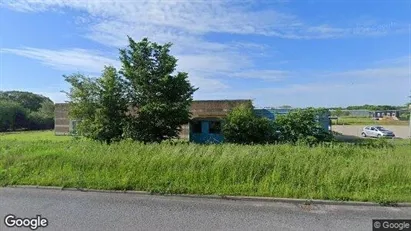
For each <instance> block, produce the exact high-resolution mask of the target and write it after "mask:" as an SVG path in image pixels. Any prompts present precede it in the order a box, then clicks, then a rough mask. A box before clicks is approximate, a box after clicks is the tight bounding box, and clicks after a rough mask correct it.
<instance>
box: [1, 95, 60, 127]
mask: <svg viewBox="0 0 411 231" xmlns="http://www.w3.org/2000/svg"><path fill="white" fill-rule="evenodd" d="M0 124H1V125H0V131H8V130H11V131H13V130H16V129H29V130H37V129H52V128H53V127H54V103H53V101H51V100H50V99H49V98H47V97H44V96H42V95H38V94H34V93H31V92H23V91H4V92H0Z"/></svg>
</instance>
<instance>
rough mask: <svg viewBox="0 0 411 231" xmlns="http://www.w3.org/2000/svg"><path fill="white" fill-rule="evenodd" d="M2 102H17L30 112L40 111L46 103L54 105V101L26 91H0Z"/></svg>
mask: <svg viewBox="0 0 411 231" xmlns="http://www.w3.org/2000/svg"><path fill="white" fill-rule="evenodd" d="M0 100H10V101H13V102H17V103H19V104H20V105H21V106H23V107H24V108H26V109H28V110H30V111H38V110H39V109H40V108H41V107H42V103H44V102H48V103H51V104H53V101H51V100H50V99H49V98H47V97H45V96H42V95H38V94H34V93H32V92H26V91H0Z"/></svg>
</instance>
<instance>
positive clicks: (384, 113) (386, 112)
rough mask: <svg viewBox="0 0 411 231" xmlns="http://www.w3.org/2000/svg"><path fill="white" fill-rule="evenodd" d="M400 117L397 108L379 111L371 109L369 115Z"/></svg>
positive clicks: (374, 116)
mask: <svg viewBox="0 0 411 231" xmlns="http://www.w3.org/2000/svg"><path fill="white" fill-rule="evenodd" d="M386 116H388V117H400V111H399V110H380V111H372V112H371V117H373V118H383V117H386Z"/></svg>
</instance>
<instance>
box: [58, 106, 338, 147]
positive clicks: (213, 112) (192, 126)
mask: <svg viewBox="0 0 411 231" xmlns="http://www.w3.org/2000/svg"><path fill="white" fill-rule="evenodd" d="M242 104H252V101H251V100H196V101H193V102H192V104H191V107H190V112H191V119H190V122H189V123H188V124H184V125H183V126H182V129H181V132H180V134H179V138H181V139H186V140H189V141H191V142H195V143H221V142H223V141H224V136H223V134H222V127H223V122H224V118H225V117H226V116H227V114H228V112H229V111H231V110H232V109H234V108H235V107H237V106H240V105H242ZM68 106H69V105H68V104H66V103H60V104H56V105H55V126H54V129H55V135H69V134H70V133H71V132H73V131H75V129H76V124H77V121H76V120H74V119H70V118H69V108H68ZM291 110H292V109H275V108H269V109H255V112H256V114H257V115H259V116H262V117H266V118H268V119H271V120H275V119H276V117H277V116H278V115H284V114H287V113H289V112H290V111H291ZM329 116H330V113H329V112H327V113H324V114H322V115H318V117H317V122H319V123H320V124H321V126H322V127H323V128H324V130H325V131H329V130H330V126H331V121H330V118H329Z"/></svg>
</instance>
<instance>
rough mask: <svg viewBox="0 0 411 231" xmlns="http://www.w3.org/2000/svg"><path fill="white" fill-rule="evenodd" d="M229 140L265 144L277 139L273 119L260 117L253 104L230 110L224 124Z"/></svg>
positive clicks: (239, 142)
mask: <svg viewBox="0 0 411 231" xmlns="http://www.w3.org/2000/svg"><path fill="white" fill-rule="evenodd" d="M223 134H224V138H225V140H226V141H227V142H231V143H238V144H263V143H270V142H274V141H275V129H274V123H273V121H271V120H269V119H267V118H262V117H258V116H257V115H256V114H255V113H254V110H253V107H252V105H248V104H244V105H241V106H238V107H236V108H234V109H233V110H232V111H230V112H229V113H228V115H227V117H226V119H225V122H224V126H223Z"/></svg>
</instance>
